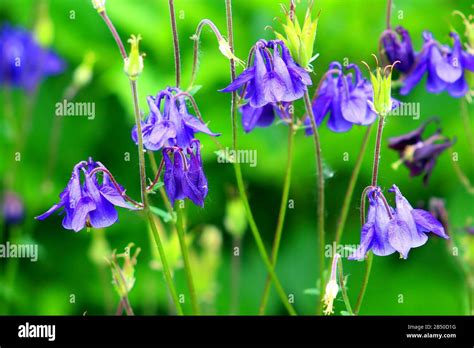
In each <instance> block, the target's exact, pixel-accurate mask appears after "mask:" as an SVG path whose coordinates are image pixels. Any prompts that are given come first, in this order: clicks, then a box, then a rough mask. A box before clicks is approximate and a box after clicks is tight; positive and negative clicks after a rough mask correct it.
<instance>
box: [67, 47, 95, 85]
mask: <svg viewBox="0 0 474 348" xmlns="http://www.w3.org/2000/svg"><path fill="white" fill-rule="evenodd" d="M95 61H96V58H95V54H94V52H87V53H86V55H85V56H84V59H83V60H82V62H81V64H80V65H79V66H78V67H77V68H76V70H74V74H73V78H72V83H73V85H74V87H76V88H78V89H79V88H82V87H84V86H85V85H87V84H88V83H89V82H90V81H91V79H92V74H93V70H92V69H93V67H94V64H95Z"/></svg>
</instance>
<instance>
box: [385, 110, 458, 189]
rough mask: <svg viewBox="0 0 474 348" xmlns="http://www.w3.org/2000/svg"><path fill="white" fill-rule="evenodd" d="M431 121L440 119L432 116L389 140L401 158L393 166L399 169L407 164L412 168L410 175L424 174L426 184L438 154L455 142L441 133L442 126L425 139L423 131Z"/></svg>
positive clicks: (391, 146)
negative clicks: (411, 129)
mask: <svg viewBox="0 0 474 348" xmlns="http://www.w3.org/2000/svg"><path fill="white" fill-rule="evenodd" d="M431 122H437V123H438V122H439V120H438V119H437V118H431V119H430V120H428V121H427V122H425V123H423V124H422V125H421V126H420V127H419V128H417V129H415V130H413V131H411V132H409V133H407V134H404V135H400V136H398V137H393V138H390V139H389V140H388V146H389V147H390V148H391V149H394V150H396V151H398V153H399V155H400V160H399V161H397V162H395V163H394V164H393V165H392V167H393V168H394V169H398V167H399V166H400V164H402V163H403V164H405V165H406V166H407V167H408V169H410V176H418V175H423V183H424V184H425V185H426V184H427V183H428V180H429V178H430V175H431V172H432V170H433V168H434V165H435V164H436V159H437V158H438V156H439V155H440V154H441V153H442V152H443V151H444V150H446V149H447V148H448V147H450V146H451V145H453V143H454V141H451V140H449V139H448V138H447V137H444V136H443V135H441V129H440V128H438V129H437V130H436V132H435V133H434V134H433V135H431V136H430V137H428V138H426V139H423V133H424V132H425V129H426V127H427V126H428V124H429V123H431Z"/></svg>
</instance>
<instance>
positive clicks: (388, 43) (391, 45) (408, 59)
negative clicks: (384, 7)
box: [382, 26, 415, 74]
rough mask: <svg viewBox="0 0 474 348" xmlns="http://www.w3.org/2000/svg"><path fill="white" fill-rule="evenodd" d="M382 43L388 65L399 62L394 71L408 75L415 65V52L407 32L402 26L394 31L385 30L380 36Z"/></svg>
mask: <svg viewBox="0 0 474 348" xmlns="http://www.w3.org/2000/svg"><path fill="white" fill-rule="evenodd" d="M382 43H383V46H384V52H385V55H386V56H387V59H388V60H389V62H390V64H393V63H395V62H396V61H399V62H400V63H398V64H396V65H395V69H397V70H398V71H401V72H402V73H405V74H406V73H408V72H409V71H410V69H411V68H412V67H413V64H414V63H415V51H414V50H413V45H412V42H411V38H410V34H409V33H408V31H407V30H406V29H405V28H403V27H402V26H398V27H397V28H396V29H395V31H393V30H390V29H389V30H386V31H385V32H384V33H383V34H382Z"/></svg>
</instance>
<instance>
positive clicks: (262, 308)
mask: <svg viewBox="0 0 474 348" xmlns="http://www.w3.org/2000/svg"><path fill="white" fill-rule="evenodd" d="M294 137H295V131H294V129H293V124H292V123H290V124H289V125H288V155H287V161H286V170H285V179H284V182H283V193H282V196H281V202H280V212H279V214H278V221H277V227H276V231H275V239H274V240H273V246H272V255H271V258H272V266H273V267H275V266H276V263H277V259H278V250H279V248H280V241H281V235H282V232H283V225H284V222H285V216H286V208H287V206H288V195H289V192H290V184H291V168H292V162H293V142H294ZM270 285H271V278H270V275H267V280H266V282H265V288H264V291H263V297H262V302H261V303H260V310H259V314H260V315H263V314H265V308H266V307H267V303H268V296H269V294H270Z"/></svg>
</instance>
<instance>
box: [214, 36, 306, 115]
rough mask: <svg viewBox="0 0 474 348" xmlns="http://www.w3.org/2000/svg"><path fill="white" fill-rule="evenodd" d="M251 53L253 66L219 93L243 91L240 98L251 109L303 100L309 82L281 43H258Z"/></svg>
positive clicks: (276, 41) (303, 71) (302, 70)
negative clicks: (244, 100)
mask: <svg viewBox="0 0 474 348" xmlns="http://www.w3.org/2000/svg"><path fill="white" fill-rule="evenodd" d="M253 50H254V59H253V65H252V66H251V67H248V68H247V69H245V70H244V72H243V73H242V74H240V75H239V76H238V77H237V78H236V79H235V80H234V81H233V82H232V83H231V84H230V85H229V86H227V87H226V88H224V89H223V90H221V92H232V91H235V90H237V89H239V88H242V87H243V88H244V89H245V95H244V98H245V99H246V100H248V102H249V104H250V106H251V107H253V108H260V107H262V106H265V105H266V104H268V103H279V102H291V101H294V100H297V99H300V98H301V97H303V94H304V92H305V91H306V89H307V87H306V86H308V85H311V84H312V82H311V78H310V77H309V75H308V73H307V72H306V70H305V69H303V68H302V67H300V66H299V65H298V64H296V63H295V61H294V60H293V58H292V57H291V55H290V52H289V50H288V48H287V47H286V46H285V44H284V43H283V41H281V40H272V41H265V40H259V41H258V42H257V43H256V44H255V46H254V48H253ZM272 51H273V54H272ZM280 51H281V52H280Z"/></svg>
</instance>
